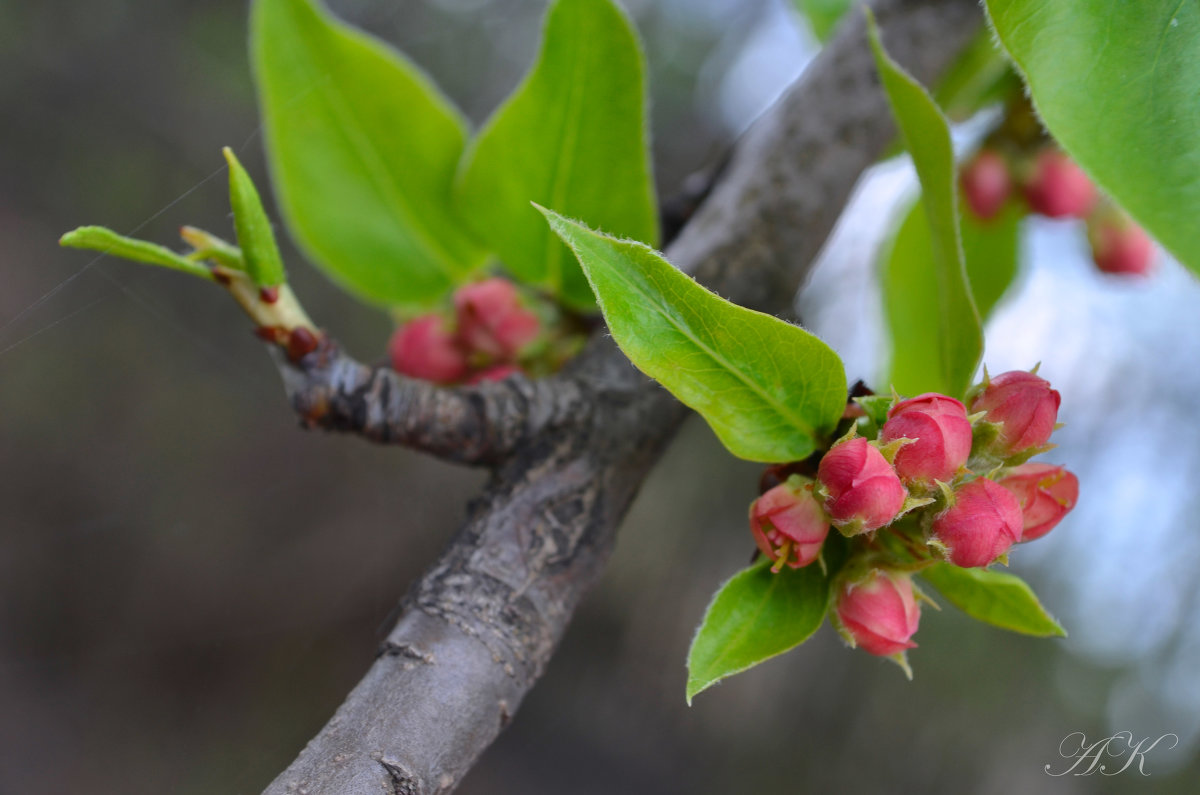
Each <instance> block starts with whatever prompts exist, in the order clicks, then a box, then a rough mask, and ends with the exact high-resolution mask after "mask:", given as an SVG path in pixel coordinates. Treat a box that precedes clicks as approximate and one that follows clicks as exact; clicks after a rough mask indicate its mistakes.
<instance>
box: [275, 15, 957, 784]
mask: <svg viewBox="0 0 1200 795" xmlns="http://www.w3.org/2000/svg"><path fill="white" fill-rule="evenodd" d="M875 9H876V15H877V17H878V19H879V23H880V26H881V28H882V30H883V38H884V42H885V45H886V46H887V47H888V48H889V50H890V52H891V53H892V55H893V56H894V57H895V58H896V59H897V60H898V61H899V62H900V63H902V64H903V65H904V66H906V67H907V68H908V69H909V70H910V71H911V72H912V73H913V74H914V75H915V76H916V77H917V78H918V79H919V80H921V81H922V82H925V83H929V82H932V81H933V80H935V79H936V78H937V76H938V75H939V74H940V73H941V72H942V71H944V69H945V68H946V67H947V66H948V65H949V64H950V63H951V61H952V60H953V58H954V56H955V55H956V54H957V53H958V52H959V51H961V49H962V47H964V46H965V45H966V43H967V42H968V41H969V40H970V38H971V36H973V35H974V34H975V33H976V32H977V31H978V30H979V26H980V22H981V16H980V13H979V9H978V7H977V5H976V3H975V2H973V0H881V1H880V2H877V3H875ZM893 135H894V128H893V126H892V123H891V120H890V114H889V111H888V107H887V104H886V100H885V98H884V97H883V95H882V93H881V92H880V90H879V88H878V80H877V77H876V74H875V69H874V65H873V62H872V59H871V55H870V52H869V50H868V47H867V43H866V37H865V29H864V25H863V24H862V20H861V19H855V20H854V21H852V22H851V23H850V24H848V25H847V26H844V29H843V30H842V31H840V33H839V34H838V36H837V37H836V38H835V39H834V41H832V42H831V43H830V44H829V45H828V46H827V47H826V48H825V50H824V51H823V52H822V53H821V54H820V56H819V57H818V58H817V60H816V61H815V62H814V63H813V64H812V65H811V66H810V67H809V68H808V70H807V71H806V72H805V74H804V75H803V77H802V79H801V81H800V82H799V83H798V84H797V85H795V86H793V87H792V89H791V90H790V91H789V92H788V93H787V94H786V95H785V96H784V97H783V98H782V99H781V101H780V102H779V103H778V104H777V106H776V107H775V108H773V109H772V110H771V111H770V112H768V114H766V115H765V116H764V117H763V118H762V119H761V120H760V121H759V122H757V123H756V124H755V125H754V127H753V128H752V129H751V130H750V131H749V132H748V133H747V134H746V135H745V136H744V137H743V139H742V140H741V141H740V142H739V144H738V147H737V150H736V151H735V153H734V156H733V158H732V160H731V161H730V163H729V165H728V167H727V168H726V169H725V170H724V171H723V173H722V175H721V178H720V180H719V182H718V183H717V185H716V186H715V188H714V190H713V192H712V194H711V195H710V196H709V198H708V200H707V201H706V202H705V204H704V205H703V206H702V207H701V208H700V210H699V212H698V213H697V215H696V216H695V217H694V218H693V219H692V220H691V221H690V222H689V223H688V224H687V225H686V226H685V227H684V228H683V230H682V233H681V234H680V236H679V238H678V239H677V240H676V241H675V243H674V244H673V245H671V246H670V247H669V248H668V250H667V256H668V258H669V259H670V260H671V261H672V262H674V263H675V264H676V265H678V266H679V267H680V268H682V269H683V270H685V271H688V272H691V273H693V274H694V275H695V276H696V278H697V279H699V280H700V281H701V282H703V283H704V284H706V285H708V286H709V287H710V288H712V289H714V290H716V291H717V292H719V293H720V294H722V295H724V296H726V297H728V298H731V299H732V300H734V301H736V302H738V303H741V304H744V305H747V306H750V307H753V308H756V309H760V310H764V311H770V312H786V311H788V309H789V304H790V301H791V298H792V296H793V295H794V293H795V290H796V288H797V286H798V284H799V283H800V281H801V280H802V279H803V277H804V275H805V274H806V273H807V270H808V268H809V266H810V264H811V263H812V261H813V259H814V258H815V256H816V254H817V252H818V250H819V248H820V246H821V245H822V244H823V242H824V240H825V238H826V237H827V235H828V233H829V231H830V230H831V229H832V227H833V224H834V222H835V221H836V220H837V217H838V214H839V213H840V211H841V209H842V207H843V206H844V205H845V203H846V200H847V199H848V197H849V195H850V192H851V190H852V189H853V187H854V185H855V183H856V182H857V180H858V178H859V176H860V175H861V174H862V172H863V171H864V170H865V169H866V168H867V167H868V166H870V165H871V164H872V163H873V162H874V161H875V160H876V158H878V156H879V155H880V154H881V153H882V152H883V150H884V148H885V147H886V146H887V144H888V143H889V142H890V140H891V139H892V137H893ZM283 370H284V372H285V377H286V380H287V386H288V389H289V393H290V395H291V398H292V401H293V403H294V404H295V405H296V406H297V407H298V408H299V409H300V411H301V413H302V414H303V415H304V416H306V417H308V418H309V419H310V421H312V422H314V423H316V424H320V425H324V426H325V427H330V428H336V429H341V430H349V431H357V432H361V433H364V434H366V435H368V436H370V437H371V438H374V439H379V440H382V439H387V438H393V437H394V438H400V439H401V440H402V441H404V442H405V443H408V444H412V445H414V446H417V447H420V448H421V449H426V450H429V451H431V452H434V453H436V454H439V455H444V456H447V457H450V458H452V459H455V460H461V461H475V462H482V463H488V464H491V465H493V466H494V469H493V475H492V478H491V480H490V482H489V483H488V485H487V487H486V489H485V492H484V494H483V495H482V496H481V497H480V498H478V499H477V500H475V501H474V502H473V503H472V505H471V506H470V509H469V516H468V519H467V521H466V523H465V525H464V526H463V528H462V529H461V530H460V531H459V533H458V535H457V536H456V537H455V538H454V539H453V541H452V542H451V544H450V546H449V548H448V549H447V550H446V551H445V553H444V554H443V555H442V557H441V559H440V560H438V561H437V562H436V563H435V564H434V565H433V567H432V568H431V569H430V570H429V571H428V572H427V573H426V574H425V575H424V576H423V577H422V578H421V580H420V581H419V582H417V583H416V584H415V585H414V586H413V587H412V588H411V590H410V592H409V593H408V595H407V596H406V597H405V599H404V603H403V612H402V614H401V615H400V618H399V620H398V622H397V624H396V626H395V627H394V628H393V629H392V630H391V632H390V634H389V635H388V638H387V640H386V642H385V643H384V644H383V646H382V648H381V650H380V653H379V657H378V659H377V660H376V662H375V663H374V665H372V667H371V669H370V670H369V671H368V673H367V675H366V677H365V678H364V679H363V680H362V681H361V682H360V683H359V685H358V686H357V687H356V688H355V689H354V691H353V692H352V693H351V694H350V696H349V697H348V698H347V700H346V702H345V703H344V704H343V705H342V706H341V708H340V709H338V711H337V713H336V714H335V715H334V717H333V718H332V719H331V720H330V722H329V723H328V724H327V725H326V726H325V728H324V729H322V730H321V732H320V733H319V734H318V735H317V736H316V737H315V738H314V739H313V740H312V741H311V742H310V743H309V744H308V746H307V747H306V748H305V749H304V750H303V751H302V752H301V754H300V756H299V758H298V759H296V761H295V762H294V763H293V764H292V765H291V766H290V767H289V768H288V769H287V770H285V771H284V772H283V773H282V774H280V776H279V777H278V778H277V779H276V780H275V781H274V782H273V783H272V784H271V785H270V786H269V787H268V788H267V790H266V792H267V793H270V794H271V795H283V794H284V793H298V792H305V793H326V794H328V795H333V793H405V795H415V794H416V793H421V794H422V795H424V794H426V793H444V792H448V791H450V790H452V789H453V788H454V786H455V785H456V784H457V783H458V781H459V780H460V779H461V778H462V777H463V775H465V774H466V772H467V771H468V770H469V769H470V767H471V765H472V764H473V763H474V761H475V759H476V758H477V757H478V756H479V754H481V753H482V752H483V751H484V749H486V748H487V747H488V745H489V744H490V743H491V742H492V740H493V739H495V737H496V735H497V734H498V733H499V732H500V730H501V729H502V728H503V727H504V726H505V725H506V724H507V723H508V721H509V720H510V719H511V717H512V715H513V713H514V712H515V711H516V709H517V707H518V706H519V705H520V703H521V700H522V698H523V697H524V695H525V693H526V692H527V691H528V690H529V688H530V687H532V686H533V684H534V682H536V681H537V679H538V677H539V675H540V674H541V672H542V670H543V669H544V667H545V665H546V664H547V662H548V661H549V659H550V656H551V654H552V653H553V651H554V648H555V646H556V644H557V643H558V641H559V639H560V638H561V637H562V634H563V632H564V630H565V628H566V626H567V623H568V621H569V620H570V617H571V614H572V612H573V610H574V608H575V606H576V604H577V603H578V601H579V599H580V597H581V596H582V594H583V593H584V591H585V590H586V589H587V587H588V586H589V585H591V584H592V582H593V581H594V580H595V579H596V578H597V576H598V575H599V573H600V571H601V570H602V568H603V565H604V563H605V561H606V560H607V558H608V556H609V553H610V551H611V548H612V544H613V541H614V538H615V535H616V529H617V526H618V524H619V523H620V520H621V518H622V517H623V516H624V514H625V511H626V509H627V508H628V506H629V504H630V502H631V501H632V499H633V497H634V495H635V494H636V492H637V489H638V487H639V486H640V484H641V482H642V480H643V479H644V478H645V476H646V474H647V472H648V471H649V469H650V467H651V466H652V465H653V464H654V462H655V460H656V459H657V457H658V455H659V453H660V452H661V450H662V449H663V447H664V446H665V445H666V444H667V443H668V442H669V440H670V439H671V437H672V436H673V435H674V433H675V431H676V429H677V427H678V425H679V423H680V422H681V421H682V420H683V418H684V417H685V414H686V410H685V409H684V408H683V407H682V406H680V405H679V404H678V403H676V402H675V401H674V400H673V399H672V398H671V397H670V395H669V394H668V393H667V392H666V391H664V390H663V389H661V388H660V387H658V386H657V385H655V384H654V383H652V382H650V381H648V380H647V379H645V378H644V377H643V376H641V375H640V374H639V373H637V372H636V371H635V370H634V369H633V368H632V366H631V365H630V364H629V363H628V362H627V361H626V360H625V359H624V357H623V356H622V355H621V353H620V351H618V350H617V349H616V348H615V347H614V346H613V345H612V343H611V341H610V340H609V339H607V338H606V337H603V336H598V337H597V338H596V339H594V340H593V341H592V342H591V344H590V345H589V347H588V349H587V350H586V352H585V353H584V354H583V355H582V356H581V357H579V358H578V359H577V360H576V361H575V362H574V363H573V364H572V366H571V367H570V368H569V369H568V370H567V371H565V372H564V373H562V374H560V375H559V376H556V377H555V378H552V379H547V380H545V381H543V382H541V383H540V384H539V385H530V384H528V383H527V382H522V381H521V380H519V379H517V380H513V381H510V382H506V383H502V384H498V385H493V386H490V387H488V388H486V389H479V390H465V391H456V390H422V391H421V392H420V397H419V398H411V399H410V398H406V397H401V396H399V395H398V392H397V390H399V391H400V392H403V391H404V390H406V389H408V387H406V386H405V384H404V383H403V381H404V379H399V378H398V377H396V376H391V375H385V374H381V373H379V372H377V371H376V372H373V371H371V370H369V369H367V368H365V367H363V366H362V365H358V364H357V363H355V362H353V361H351V360H348V359H346V358H345V357H344V355H342V354H340V353H338V352H337V351H336V350H332V349H331V350H329V351H326V352H325V354H324V356H323V357H322V356H320V355H316V356H314V357H312V358H309V359H306V360H305V361H304V362H303V363H302V367H301V368H294V367H291V366H289V365H287V364H283ZM413 394H414V395H416V394H417V393H416V392H414V393H413ZM422 400H426V401H432V403H422V402H421V401H422ZM314 407H315V408H314ZM414 411H419V412H420V414H418V415H416V416H417V419H414V415H413V414H412V412H414ZM431 419H432V420H433V421H436V422H438V423H441V422H443V421H445V423H446V425H445V427H444V428H440V429H439V428H434V427H429V426H428V423H429V422H430V421H431ZM422 423H426V425H424V426H423V425H422Z"/></svg>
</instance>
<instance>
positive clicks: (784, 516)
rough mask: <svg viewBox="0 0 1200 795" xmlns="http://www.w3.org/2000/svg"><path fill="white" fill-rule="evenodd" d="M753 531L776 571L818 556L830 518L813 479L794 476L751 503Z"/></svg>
mask: <svg viewBox="0 0 1200 795" xmlns="http://www.w3.org/2000/svg"><path fill="white" fill-rule="evenodd" d="M750 532H751V533H752V534H753V535H754V542H755V543H756V544H758V548H759V549H760V550H762V553H763V554H764V555H766V556H767V557H768V558H770V559H771V560H772V561H773V562H774V563H775V565H774V566H773V567H772V568H773V569H774V570H775V571H779V569H780V568H781V567H782V566H783V565H784V564H787V565H788V566H791V567H792V568H793V569H798V568H800V567H801V566H807V565H808V564H810V563H812V562H813V561H814V560H816V559H817V556H818V555H819V554H820V552H821V544H823V543H824V542H825V536H826V535H827V534H828V533H829V519H828V517H826V516H825V512H824V511H823V510H822V509H821V503H820V502H818V501H817V498H816V497H815V496H814V495H813V490H812V483H809V482H805V481H804V479H802V478H800V477H799V476H793V477H790V478H788V479H787V481H785V482H784V483H780V484H779V485H778V486H776V487H775V488H773V489H770V490H769V491H767V492H766V493H765V494H763V495H762V496H761V497H759V498H758V499H757V500H755V501H754V502H753V503H752V504H751V505H750Z"/></svg>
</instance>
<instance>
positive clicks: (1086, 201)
mask: <svg viewBox="0 0 1200 795" xmlns="http://www.w3.org/2000/svg"><path fill="white" fill-rule="evenodd" d="M1025 200H1026V201H1028V202H1029V207H1030V209H1032V210H1033V211H1034V212H1035V213H1040V214H1042V215H1045V216H1047V217H1049V218H1083V217H1084V216H1086V215H1087V214H1088V212H1089V211H1090V210H1091V209H1092V205H1093V204H1095V202H1096V187H1095V186H1094V185H1093V184H1092V181H1091V180H1090V179H1088V175H1087V174H1085V173H1083V169H1081V168H1080V167H1079V166H1078V165H1077V164H1076V163H1075V161H1074V160H1072V159H1071V158H1070V157H1069V156H1068V155H1067V154H1066V153H1065V152H1063V151H1061V150H1059V149H1053V148H1049V149H1043V150H1042V151H1041V152H1040V153H1039V154H1038V156H1037V160H1035V161H1034V164H1033V173H1032V174H1031V176H1030V178H1029V180H1028V181H1027V182H1026V183H1025Z"/></svg>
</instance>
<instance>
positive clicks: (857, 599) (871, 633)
mask: <svg viewBox="0 0 1200 795" xmlns="http://www.w3.org/2000/svg"><path fill="white" fill-rule="evenodd" d="M835 609H836V611H837V618H838V622H839V623H840V624H841V628H842V629H843V630H844V632H846V633H847V634H848V635H849V636H850V637H851V638H853V640H854V643H855V645H856V646H858V647H859V648H861V649H863V650H865V651H867V652H870V653H871V654H878V655H880V656H884V657H890V656H892V655H894V654H899V653H901V652H903V651H904V650H905V649H911V648H914V647H916V645H917V644H915V643H913V642H912V640H911V638H912V636H913V635H914V634H915V633H916V631H917V627H918V625H919V624H920V621H921V608H920V606H919V605H918V604H917V600H916V596H915V594H914V592H913V585H912V578H911V577H910V576H909V575H907V574H902V573H899V572H887V571H883V570H880V569H872V570H871V571H870V573H868V574H867V575H866V576H865V577H863V578H862V579H859V580H857V581H854V582H850V583H847V584H846V585H844V586H843V587H842V589H841V590H840V591H839V592H838V597H837V607H836V608H835Z"/></svg>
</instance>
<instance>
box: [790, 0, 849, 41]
mask: <svg viewBox="0 0 1200 795" xmlns="http://www.w3.org/2000/svg"><path fill="white" fill-rule="evenodd" d="M793 2H795V4H796V8H798V9H800V13H801V14H803V15H804V16H806V17H808V23H809V24H810V25H812V30H813V35H815V36H816V37H817V40H818V41H827V40H828V39H829V37H830V36H832V35H833V31H834V30H835V29H837V24H838V22H839V21H841V19H842V17H844V16H845V15H846V11H847V10H848V9H849V8H850V6H852V5H853V4H854V2H855V0H793Z"/></svg>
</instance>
